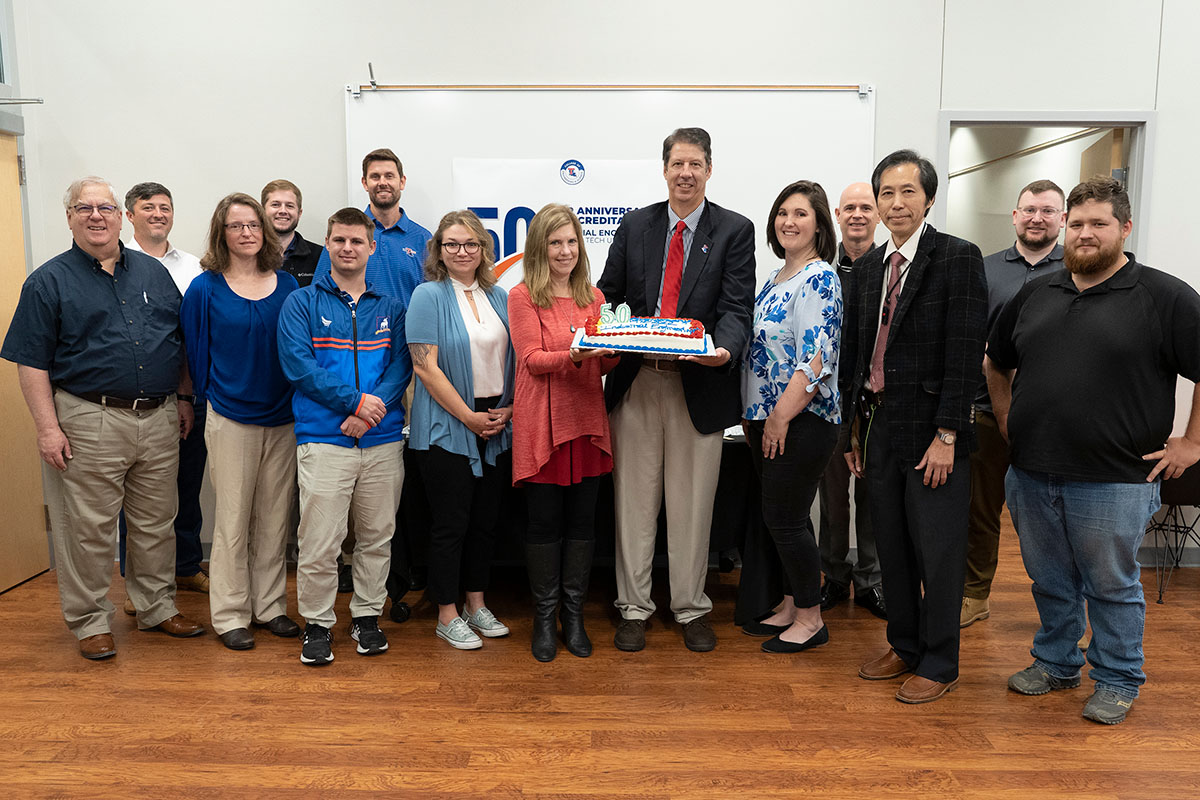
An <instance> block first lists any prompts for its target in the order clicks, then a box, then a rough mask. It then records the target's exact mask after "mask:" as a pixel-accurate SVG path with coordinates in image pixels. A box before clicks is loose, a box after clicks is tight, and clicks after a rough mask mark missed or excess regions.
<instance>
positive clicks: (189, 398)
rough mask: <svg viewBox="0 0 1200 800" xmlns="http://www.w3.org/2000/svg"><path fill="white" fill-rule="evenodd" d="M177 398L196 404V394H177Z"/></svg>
mask: <svg viewBox="0 0 1200 800" xmlns="http://www.w3.org/2000/svg"><path fill="white" fill-rule="evenodd" d="M175 399H176V400H182V401H183V402H185V403H191V404H192V405H196V395H194V394H177V395H175Z"/></svg>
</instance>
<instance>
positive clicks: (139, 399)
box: [132, 397, 150, 411]
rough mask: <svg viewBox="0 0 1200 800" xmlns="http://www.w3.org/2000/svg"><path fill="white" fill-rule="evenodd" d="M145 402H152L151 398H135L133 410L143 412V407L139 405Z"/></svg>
mask: <svg viewBox="0 0 1200 800" xmlns="http://www.w3.org/2000/svg"><path fill="white" fill-rule="evenodd" d="M143 400H146V401H149V400H150V398H149V397H135V398H134V399H133V406H132V408H133V410H134V411H141V410H142V409H141V407H140V406H139V405H138V403H140V402H142V401H143Z"/></svg>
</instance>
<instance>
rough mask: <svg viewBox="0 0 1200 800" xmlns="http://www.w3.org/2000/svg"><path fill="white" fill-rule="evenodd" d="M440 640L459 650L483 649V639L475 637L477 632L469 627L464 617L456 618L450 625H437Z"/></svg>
mask: <svg viewBox="0 0 1200 800" xmlns="http://www.w3.org/2000/svg"><path fill="white" fill-rule="evenodd" d="M437 635H438V638H439V639H445V640H446V642H447V643H449V645H450V646H451V647H453V648H455V649H458V650H478V649H479V648H481V647H483V639H480V638H479V637H478V636H476V635H475V631H473V630H471V629H470V628H469V627H468V626H467V621H466V620H465V619H463V618H462V617H455V618H454V619H453V620H451V621H450V624H449V625H443V624H442V623H440V622H439V623H438V624H437Z"/></svg>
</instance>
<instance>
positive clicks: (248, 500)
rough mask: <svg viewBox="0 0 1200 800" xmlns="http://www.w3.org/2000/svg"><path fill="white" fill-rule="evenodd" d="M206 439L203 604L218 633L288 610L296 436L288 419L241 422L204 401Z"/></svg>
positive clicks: (269, 617)
mask: <svg viewBox="0 0 1200 800" xmlns="http://www.w3.org/2000/svg"><path fill="white" fill-rule="evenodd" d="M204 440H205V442H206V443H207V445H208V474H209V478H210V480H212V485H213V491H214V493H215V494H216V498H217V502H216V510H215V513H214V515H213V542H212V555H211V557H210V558H209V565H208V572H209V578H210V579H211V581H212V584H211V586H210V588H209V595H208V603H209V609H210V611H211V612H212V624H213V630H215V631H216V632H217V633H218V634H222V633H228V632H229V631H231V630H234V629H236V628H249V627H250V622H251V621H255V622H270V621H271V620H272V619H274V618H275V617H277V616H279V615H280V614H285V613H287V565H286V563H285V561H284V550H285V548H286V545H287V530H288V516H289V512H290V510H291V505H292V492H293V491H295V486H296V435H295V433H294V432H293V430H292V426H291V425H278V426H276V427H273V428H264V427H263V426H261V425H243V424H242V423H240V422H234V421H233V420H231V419H229V418H228V417H223V416H221V415H220V414H218V413H217V412H216V411H215V410H213V408H212V407H211V406H209V409H208V422H207V427H206V429H205V431H204Z"/></svg>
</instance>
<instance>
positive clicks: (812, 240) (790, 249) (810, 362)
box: [742, 181, 842, 653]
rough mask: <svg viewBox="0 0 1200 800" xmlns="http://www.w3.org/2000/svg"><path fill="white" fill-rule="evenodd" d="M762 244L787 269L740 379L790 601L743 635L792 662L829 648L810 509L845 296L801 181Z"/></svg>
mask: <svg viewBox="0 0 1200 800" xmlns="http://www.w3.org/2000/svg"><path fill="white" fill-rule="evenodd" d="M767 242H768V243H769V244H770V245H771V249H772V250H773V251H774V252H775V254H776V255H777V256H779V257H780V258H782V259H783V266H782V267H780V268H779V269H778V270H776V272H775V274H773V275H772V276H771V277H770V278H768V279H767V281H766V283H764V284H763V287H762V289H761V290H759V292H758V296H757V297H756V298H755V301H754V321H753V323H752V324H753V327H752V329H751V336H750V342H749V344H748V345H747V351H746V357H745V361H746V363H745V365H744V369H743V370H742V402H743V404H744V406H745V413H744V417H745V420H744V422H743V426H744V428H745V429H746V441H747V443H748V444H749V445H750V452H751V455H752V458H753V460H754V466H755V469H756V471H757V472H758V475H759V478H760V480H761V483H762V513H763V523H764V524H765V525H766V526H767V530H768V531H769V532H770V534H771V538H772V539H773V540H774V541H775V547H776V549H777V550H778V551H779V558H780V561H781V562H782V565H783V573H784V575H785V577H786V578H787V583H788V587H789V588H788V591H789V593H790V594H788V595H786V596H785V597H784V599H783V603H782V604H781V605H780V606H778V607H777V608H776V610H775V613H774V614H772V615H771V616H769V617H767V618H766V619H764V620H761V621H759V622H756V623H751V624H749V625H747V626H746V627H745V630H746V632H747V633H750V634H752V635H767V636H770V635H772V634H773V636H772V638H771V639H769V640H767V641H766V642H764V643H763V646H762V649H763V650H765V651H767V652H768V653H798V652H800V651H802V650H807V649H808V648H810V647H817V646H819V645H822V644H825V643H826V642H828V641H829V631H828V629H827V628H826V627H825V625H824V623H823V622H822V621H821V561H820V555H819V553H818V551H817V541H816V536H815V535H814V532H813V526H812V520H811V519H810V515H809V509H810V508H811V507H812V502H813V498H814V497H815V496H816V492H817V483H818V482H819V481H820V478H821V474H822V472H824V470H825V466H826V465H827V464H828V463H829V458H830V456H831V455H832V453H833V448H834V446H835V444H836V442H837V435H838V425H839V423H840V422H841V414H840V407H841V399H840V397H839V394H838V388H837V379H838V363H837V362H838V348H839V344H840V340H841V326H842V288H841V284H840V282H839V280H838V276H837V272H836V271H835V270H834V268H833V267H832V266H830V263H829V262H831V261H833V259H834V255H835V252H836V248H837V238H836V236H835V234H834V226H833V219H832V218H831V217H830V215H829V201H828V200H827V199H826V197H825V191H824V190H823V189H822V188H821V185H820V184H818V183H813V182H812V181H797V182H795V183H793V184H791V185H789V186H787V187H785V188H784V190H783V191H782V192H780V193H779V197H777V198H776V199H775V203H774V205H772V206H771V214H770V216H769V218H768V221H767Z"/></svg>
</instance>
